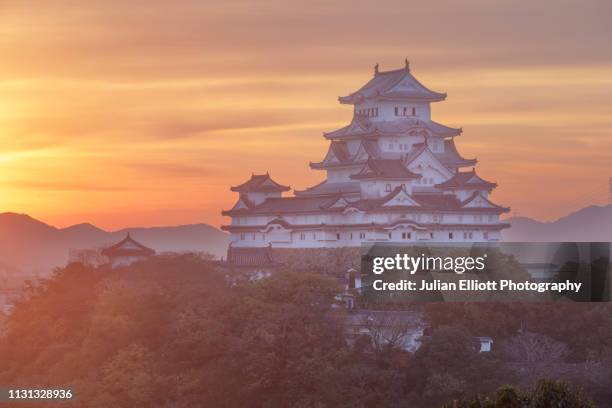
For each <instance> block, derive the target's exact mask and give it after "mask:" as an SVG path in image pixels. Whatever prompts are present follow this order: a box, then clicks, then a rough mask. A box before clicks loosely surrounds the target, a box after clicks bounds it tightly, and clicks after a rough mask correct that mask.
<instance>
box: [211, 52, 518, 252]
mask: <svg viewBox="0 0 612 408" xmlns="http://www.w3.org/2000/svg"><path fill="white" fill-rule="evenodd" d="M445 99H446V94H444V93H438V92H434V91H432V90H430V89H428V88H427V87H425V86H424V85H423V84H421V83H420V82H419V81H418V80H417V79H416V78H415V77H414V76H413V75H412V73H411V72H410V66H409V64H408V62H407V61H406V64H405V66H404V67H402V68H401V69H397V70H393V71H379V69H378V65H376V66H375V68H374V77H373V78H372V79H370V80H369V81H368V82H367V83H366V84H365V85H364V86H362V87H361V88H360V89H358V90H357V91H355V92H353V93H351V94H349V95H347V96H342V97H340V98H339V101H340V103H341V104H347V105H353V119H352V121H351V123H349V124H348V125H347V126H345V127H343V128H341V129H338V130H334V131H332V132H329V133H324V137H325V138H326V139H327V140H329V141H330V144H329V150H328V151H327V154H326V155H325V157H324V158H323V160H321V161H319V162H316V163H310V167H311V168H312V169H314V170H318V171H322V172H325V175H326V177H325V180H324V181H322V182H321V183H319V184H317V185H315V186H313V187H310V188H307V189H305V190H301V191H297V190H296V191H295V192H294V195H293V196H287V197H284V196H283V193H285V192H287V191H289V190H290V188H289V187H288V186H284V185H282V184H279V183H277V182H276V181H274V180H273V179H272V178H271V177H270V175H269V174H262V175H252V176H251V178H250V180H248V181H246V182H245V183H243V184H240V185H237V186H235V187H232V188H231V190H232V191H235V192H236V193H238V201H237V202H236V204H235V205H234V206H233V208H232V209H231V210H227V211H223V215H226V216H229V217H231V224H230V225H226V226H223V227H222V228H223V229H224V230H226V231H229V232H230V233H231V245H232V246H233V247H265V246H271V247H273V248H327V247H331V248H335V247H354V246H359V245H361V244H362V243H373V242H420V241H432V242H453V241H459V242H461V241H497V240H499V239H500V231H501V230H502V229H504V228H507V227H508V224H504V223H502V222H500V218H499V217H500V214H502V213H505V212H507V211H509V209H508V208H506V207H503V206H500V205H498V204H495V203H493V202H492V201H491V200H490V198H489V195H490V194H491V192H492V191H493V189H494V188H495V187H496V186H497V185H496V184H495V183H493V182H490V181H486V180H485V179H483V178H481V177H480V176H479V175H478V174H477V173H476V170H475V166H476V159H472V158H464V157H463V156H461V154H460V153H459V152H458V150H457V147H456V145H455V138H456V137H459V136H460V135H461V133H462V130H461V129H455V128H451V127H448V126H445V125H442V124H440V123H437V122H435V121H433V120H432V119H431V104H432V103H433V102H441V101H443V100H445Z"/></svg>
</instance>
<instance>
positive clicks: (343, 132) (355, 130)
mask: <svg viewBox="0 0 612 408" xmlns="http://www.w3.org/2000/svg"><path fill="white" fill-rule="evenodd" d="M415 128H425V129H427V130H429V131H430V132H431V133H433V134H434V135H436V136H441V137H450V136H458V135H460V134H461V132H462V131H463V130H462V129H461V128H452V127H449V126H446V125H443V124H441V123H438V122H434V121H433V120H423V119H421V118H418V117H401V118H397V119H395V120H390V121H385V120H382V121H373V120H371V119H370V118H367V117H362V116H355V117H354V118H353V120H352V121H351V123H350V124H348V125H347V126H345V127H342V128H340V129H337V130H334V131H332V132H326V133H324V134H323V135H324V136H325V137H326V138H327V139H350V138H358V137H363V136H369V135H382V136H384V135H400V134H403V133H406V132H409V131H410V130H412V129H415Z"/></svg>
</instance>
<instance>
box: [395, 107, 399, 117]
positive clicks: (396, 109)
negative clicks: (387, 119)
mask: <svg viewBox="0 0 612 408" xmlns="http://www.w3.org/2000/svg"><path fill="white" fill-rule="evenodd" d="M395 116H399V107H397V106H396V107H395Z"/></svg>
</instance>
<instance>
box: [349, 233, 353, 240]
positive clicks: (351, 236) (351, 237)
mask: <svg viewBox="0 0 612 408" xmlns="http://www.w3.org/2000/svg"><path fill="white" fill-rule="evenodd" d="M349 237H350V238H349V239H351V240H352V239H353V233H352V232H351V233H350V235H349Z"/></svg>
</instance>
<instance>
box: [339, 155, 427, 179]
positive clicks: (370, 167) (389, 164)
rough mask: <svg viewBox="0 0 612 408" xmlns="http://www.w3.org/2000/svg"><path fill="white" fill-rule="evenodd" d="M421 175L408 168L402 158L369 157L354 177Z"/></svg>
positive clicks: (383, 177) (404, 177) (380, 177)
mask: <svg viewBox="0 0 612 408" xmlns="http://www.w3.org/2000/svg"><path fill="white" fill-rule="evenodd" d="M420 177H421V176H420V175H418V174H415V173H413V172H411V171H410V170H408V169H407V168H406V166H405V164H404V162H403V161H402V160H401V159H369V160H368V161H367V163H366V164H365V166H363V168H362V169H361V171H360V172H359V173H357V174H353V175H351V178H352V179H357V180H363V179H386V180H390V179H399V180H404V179H416V178H420Z"/></svg>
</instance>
